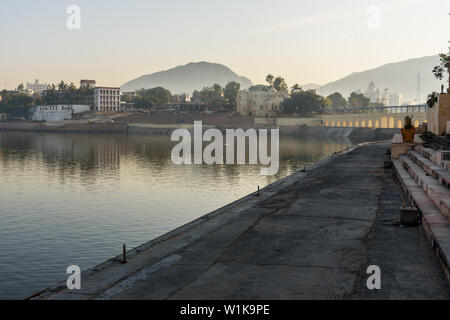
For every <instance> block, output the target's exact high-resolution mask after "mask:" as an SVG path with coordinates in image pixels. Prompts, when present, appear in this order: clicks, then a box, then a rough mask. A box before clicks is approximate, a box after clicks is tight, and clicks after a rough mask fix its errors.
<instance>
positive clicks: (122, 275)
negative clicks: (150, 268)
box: [25, 140, 389, 300]
mask: <svg viewBox="0 0 450 320" xmlns="http://www.w3.org/2000/svg"><path fill="white" fill-rule="evenodd" d="M388 142H389V141H388V140H385V141H376V142H365V143H361V144H358V145H355V146H353V147H351V148H349V149H348V150H344V151H340V152H338V153H336V154H335V155H332V156H329V157H326V158H324V159H321V160H319V161H318V162H316V163H315V164H313V165H311V166H309V167H308V168H307V170H306V172H302V171H297V172H295V173H293V174H292V175H290V176H287V177H284V178H282V179H280V180H278V181H276V182H273V183H272V184H269V185H267V186H266V187H264V188H263V189H261V190H260V196H257V193H258V192H257V191H255V192H253V193H250V194H248V195H247V196H244V197H242V198H240V199H237V200H235V201H233V202H231V203H229V204H227V205H225V206H223V207H221V208H218V209H216V210H214V211H212V212H209V213H207V214H205V215H203V216H201V217H199V218H197V219H195V220H193V221H191V222H189V223H187V224H185V225H182V226H180V227H178V228H176V229H174V230H172V231H169V232H167V233H166V234H163V235H161V236H159V237H157V238H155V239H153V240H150V241H148V242H146V243H143V244H142V245H139V246H137V247H135V248H133V249H131V250H129V251H127V254H126V255H127V260H128V263H127V264H121V259H122V255H118V256H115V257H113V258H110V259H108V260H106V261H104V262H102V263H99V264H97V265H95V266H93V267H91V268H89V269H87V270H84V271H82V276H81V282H82V283H84V282H85V281H87V280H91V279H93V278H96V277H99V278H100V283H101V286H103V287H104V288H94V291H98V290H103V291H105V290H108V289H109V288H111V287H113V286H114V285H117V284H118V283H120V282H121V281H124V280H125V279H127V278H128V277H131V276H133V275H134V274H136V273H138V272H139V271H140V270H142V269H143V268H145V266H146V265H147V264H148V262H147V263H146V264H145V265H140V266H138V267H136V266H134V267H133V268H132V269H131V270H126V271H124V270H115V269H117V268H119V269H120V268H121V267H122V266H123V267H125V268H126V267H127V266H129V263H130V261H133V259H134V258H136V257H138V256H139V254H141V253H144V252H146V251H147V250H152V249H153V248H156V247H158V246H160V245H164V244H165V243H167V242H170V241H171V240H173V239H176V238H177V237H180V236H182V235H185V234H186V233H189V232H191V231H194V230H195V229H196V228H199V227H201V226H202V225H204V224H206V223H208V222H211V221H212V220H213V219H215V218H222V219H223V218H228V219H230V217H225V215H226V213H229V212H232V213H233V214H232V216H236V215H238V214H239V213H240V212H242V211H244V210H246V209H249V208H251V207H254V206H255V205H257V204H258V203H262V202H264V201H266V200H268V199H269V198H271V197H272V196H274V195H277V194H278V193H280V192H282V191H283V190H285V189H287V188H289V187H290V186H292V185H293V184H295V183H297V182H298V181H301V180H303V179H304V178H306V177H307V176H308V175H310V174H311V173H313V172H315V171H316V170H318V169H320V168H321V167H323V166H325V165H327V164H328V163H330V162H332V161H333V160H335V159H337V158H339V157H341V156H344V155H346V154H349V153H351V152H353V151H355V150H357V149H358V148H361V147H364V146H370V145H375V144H379V143H388ZM232 218H233V217H231V219H232ZM168 246H169V247H170V248H169V251H172V250H173V249H174V248H172V246H170V245H168ZM163 251H165V250H163ZM169 255H170V253H169V252H164V253H163V254H162V255H161V256H159V257H158V258H157V259H155V260H154V261H152V263H153V264H156V263H158V262H159V261H162V260H164V259H165V258H166V257H168V256H169ZM108 269H111V271H112V273H111V275H108V278H109V279H104V276H102V275H101V273H102V272H106V273H110V272H108ZM114 273H115V274H114ZM65 285H66V282H65V280H64V281H61V282H58V283H56V284H54V285H53V286H50V287H48V288H45V289H43V290H41V291H38V292H35V293H33V294H31V295H30V296H28V297H26V298H25V300H34V299H38V300H41V299H44V300H46V299H57V300H59V299H91V298H92V293H86V289H82V290H81V291H80V292H69V291H68V290H67V289H66V287H65ZM105 285H106V287H105ZM92 289H93V288H90V289H89V291H91V290H92Z"/></svg>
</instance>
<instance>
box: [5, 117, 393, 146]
mask: <svg viewBox="0 0 450 320" xmlns="http://www.w3.org/2000/svg"><path fill="white" fill-rule="evenodd" d="M203 127H204V128H205V129H208V128H217V129H219V130H221V131H223V132H225V130H226V129H227V128H241V129H244V130H247V129H249V128H255V129H264V128H266V129H274V128H279V129H280V134H284V135H304V136H316V137H318V136H320V137H340V138H349V139H351V140H355V141H359V142H363V141H379V140H388V139H391V138H392V136H393V135H394V134H395V133H397V132H398V129H383V128H378V129H372V128H343V127H323V126H306V125H304V126H294V127H288V126H287V127H275V126H271V125H248V124H242V123H237V124H235V125H233V124H227V125H212V124H203ZM178 128H186V129H188V130H192V128H193V125H192V124H188V123H186V124H152V123H132V124H128V123H126V122H114V123H94V122H93V123H88V122H87V121H83V122H77V121H65V122H56V123H32V122H27V123H20V122H9V123H8V122H3V123H0V131H28V132H56V133H64V132H71V133H77V132H78V133H127V134H141V135H168V136H170V135H171V133H172V131H173V130H175V129H178Z"/></svg>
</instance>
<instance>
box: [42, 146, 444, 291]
mask: <svg viewBox="0 0 450 320" xmlns="http://www.w3.org/2000/svg"><path fill="white" fill-rule="evenodd" d="M387 147H388V144H386V143H385V144H383V143H381V144H380V143H379V144H374V145H367V146H362V147H360V148H357V149H356V150H354V151H352V152H349V153H346V154H342V155H339V156H337V157H336V158H334V159H332V160H330V161H324V162H321V163H319V164H317V165H316V166H315V168H314V169H312V170H311V171H310V172H307V173H296V174H294V175H293V176H291V177H288V178H286V179H283V180H281V181H280V182H278V183H276V184H274V185H271V186H269V187H267V188H265V189H263V190H262V196H261V197H255V196H254V195H252V196H249V197H246V198H244V199H241V200H239V201H238V202H236V203H234V204H231V205H229V206H227V207H225V208H222V209H220V210H218V211H216V212H213V213H212V214H210V215H207V216H205V217H202V218H201V219H199V220H196V221H194V222H193V223H191V224H189V225H187V226H184V227H183V228H181V229H179V230H176V231H174V232H173V233H171V234H168V235H166V236H163V237H161V238H159V239H156V240H155V241H152V242H150V243H149V244H146V245H143V246H142V247H140V248H137V249H136V250H133V252H131V253H130V255H129V256H130V257H129V262H128V263H127V264H120V263H119V262H118V261H117V260H118V259H115V260H112V261H108V262H105V263H104V264H102V265H99V266H97V267H95V268H94V269H91V270H89V271H88V272H86V273H84V277H83V280H82V287H83V289H82V290H81V291H78V292H74V291H72V292H69V291H67V290H66V289H64V288H63V286H64V283H61V284H58V285H56V286H55V287H53V288H50V289H48V290H46V291H44V292H43V293H42V294H41V295H39V296H36V298H39V299H358V298H426V299H428V298H430V299H449V298H450V289H449V284H448V283H447V281H446V279H445V277H444V275H443V272H442V270H441V269H440V266H439V263H438V262H437V258H436V257H435V256H434V254H433V252H432V249H431V247H430V245H429V244H428V243H427V242H426V240H425V237H424V233H423V231H422V228H420V227H414V228H409V229H406V228H405V229H403V228H400V227H398V226H395V225H393V224H394V220H397V219H398V216H399V207H400V206H401V205H402V204H403V201H402V198H401V193H400V190H399V189H398V188H396V187H395V185H394V182H393V181H392V179H391V175H392V172H391V171H390V170H385V169H382V168H381V167H382V165H383V161H384V157H385V152H386V148H387ZM370 264H376V265H379V266H380V267H381V271H382V287H381V290H380V291H377V292H372V291H369V290H368V289H367V288H366V286H365V281H366V279H367V277H368V275H367V274H366V273H365V271H366V268H367V266H368V265H370Z"/></svg>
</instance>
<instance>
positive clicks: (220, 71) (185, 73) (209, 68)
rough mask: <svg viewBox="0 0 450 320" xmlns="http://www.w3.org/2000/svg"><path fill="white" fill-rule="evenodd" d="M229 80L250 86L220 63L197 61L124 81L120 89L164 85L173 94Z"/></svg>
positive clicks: (250, 84)
mask: <svg viewBox="0 0 450 320" xmlns="http://www.w3.org/2000/svg"><path fill="white" fill-rule="evenodd" d="M230 81H236V82H239V83H240V84H241V88H242V89H247V88H249V87H250V86H252V82H251V81H250V80H249V79H247V78H245V77H240V76H239V75H237V74H236V73H235V72H233V71H232V70H231V69H230V68H228V67H226V66H224V65H222V64H217V63H209V62H197V63H189V64H187V65H184V66H178V67H176V68H173V69H170V70H167V71H161V72H156V73H152V74H149V75H144V76H142V77H139V78H137V79H134V80H131V81H129V82H127V83H125V84H124V85H122V87H121V90H122V92H131V91H135V90H138V89H142V88H144V89H150V88H155V87H164V88H166V89H169V90H170V91H171V92H172V93H173V94H181V93H187V94H192V92H194V90H201V89H202V88H203V87H205V86H212V85H213V84H215V83H218V84H220V85H221V86H222V87H223V86H225V85H226V84H227V83H228V82H230Z"/></svg>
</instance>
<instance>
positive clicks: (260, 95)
mask: <svg viewBox="0 0 450 320" xmlns="http://www.w3.org/2000/svg"><path fill="white" fill-rule="evenodd" d="M287 98H289V92H288V91H287V90H285V91H277V90H276V89H275V88H273V87H270V88H267V87H264V86H255V87H254V88H253V89H252V88H250V89H249V90H241V91H239V93H238V96H237V99H236V103H237V112H239V113H240V114H241V115H245V116H254V117H264V118H270V117H275V116H276V115H277V112H280V111H281V109H282V107H283V101H284V99H287Z"/></svg>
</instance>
